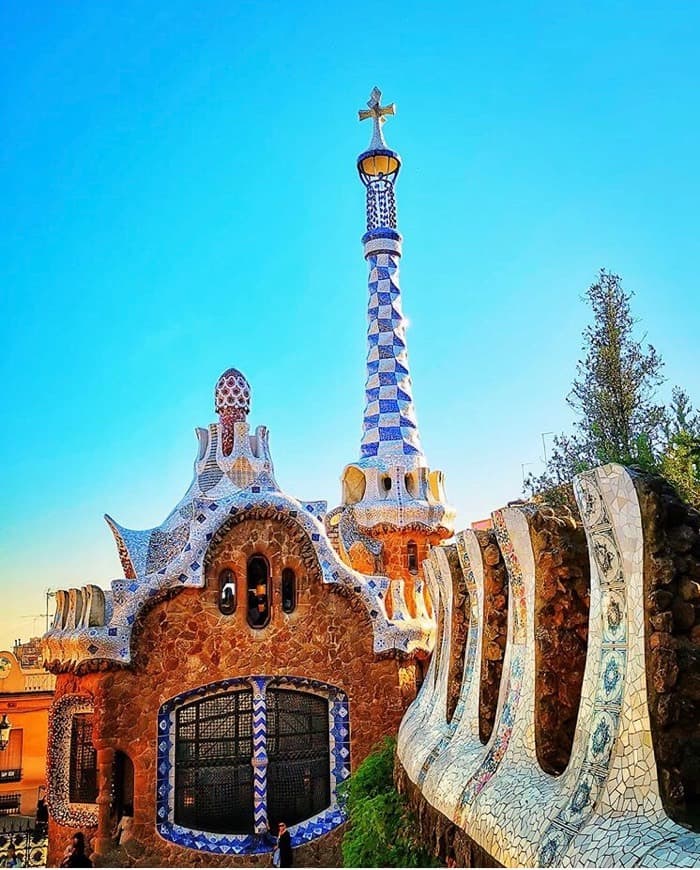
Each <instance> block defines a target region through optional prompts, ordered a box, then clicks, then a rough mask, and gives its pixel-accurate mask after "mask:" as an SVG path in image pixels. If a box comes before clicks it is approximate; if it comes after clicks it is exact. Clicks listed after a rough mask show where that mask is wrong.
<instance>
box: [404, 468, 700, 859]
mask: <svg viewBox="0 0 700 870" xmlns="http://www.w3.org/2000/svg"><path fill="white" fill-rule="evenodd" d="M574 491H575V495H576V501H577V503H578V506H579V510H580V519H579V518H577V517H574V516H573V515H570V514H567V513H566V512H555V511H552V510H550V509H547V508H538V507H534V506H532V505H525V504H523V505H515V506H512V507H508V508H504V509H503V510H500V511H496V512H495V513H494V514H493V515H492V518H493V522H494V533H495V544H497V549H498V551H499V552H500V554H501V556H502V558H503V561H504V563H505V566H506V569H507V574H508V591H509V596H508V617H507V642H506V645H505V652H504V657H503V672H502V675H501V679H500V688H499V697H498V709H497V712H496V716H495V721H494V725H493V729H492V731H491V733H490V736H489V738H488V740H487V741H486V742H485V743H484V742H482V740H481V739H480V737H481V736H483V732H484V727H483V724H482V721H481V719H482V714H483V711H484V704H483V702H482V695H483V691H482V684H483V681H484V677H485V676H487V674H488V670H487V665H486V664H485V662H486V659H485V657H484V656H483V655H481V654H480V651H481V650H483V649H484V640H486V643H487V644H488V641H489V640H491V639H492V638H488V639H486V638H484V636H483V635H484V633H485V632H487V631H488V632H489V633H492V632H493V629H492V628H490V623H489V620H488V619H487V612H488V608H487V601H486V598H487V592H488V593H489V594H492V590H489V589H488V587H487V583H486V577H487V575H488V568H489V563H491V566H492V565H493V564H497V560H496V559H495V555H494V553H493V552H492V551H491V552H490V554H489V556H488V559H487V551H488V548H489V547H490V546H492V545H493V544H494V541H490V542H485V540H484V538H483V536H481V537H480V536H479V535H478V533H475V532H473V531H471V530H468V531H466V532H462V533H460V534H459V535H458V536H457V544H456V552H457V555H458V559H457V560H454V559H451V558H450V553H449V552H446V551H445V548H436V549H435V550H433V551H432V552H431V554H430V557H429V560H428V562H427V563H426V579H427V581H428V584H429V587H430V590H431V593H432V595H433V599H434V601H435V603H436V610H437V612H438V617H440V616H441V617H442V623H443V625H444V630H443V632H442V636H441V637H440V638H439V642H440V649H439V650H438V649H436V651H435V654H434V655H433V658H432V661H431V665H430V668H429V669H428V673H427V674H426V679H425V681H424V683H423V686H422V688H421V691H420V693H419V695H418V697H417V699H416V701H415V702H414V703H413V704H412V705H411V707H410V708H409V710H408V711H407V713H406V716H405V717H404V719H403V721H402V724H401V728H400V730H399V739H398V747H397V770H396V778H397V783H398V784H399V787H400V788H402V789H403V790H404V791H405V792H406V793H407V795H408V797H409V800H410V801H411V802H412V803H413V805H414V807H415V809H416V810H417V812H418V814H419V818H420V820H421V822H420V823H421V825H422V827H424V828H425V830H426V831H428V830H429V829H430V825H433V826H434V827H435V830H436V831H438V832H440V837H441V841H440V842H439V843H437V844H436V850H437V851H438V852H439V853H440V854H441V856H442V857H443V858H445V857H446V849H447V848H448V847H449V848H452V849H454V851H455V853H456V857H457V861H458V863H464V864H466V865H467V866H470V865H471V866H484V865H487V864H494V865H497V864H503V865H505V866H513V865H522V866H575V865H580V864H584V865H594V866H609V865H617V866H669V865H670V866H697V865H698V864H699V863H700V836H699V835H698V833H696V832H693V831H692V830H690V829H689V828H688V827H683V826H682V825H681V824H680V823H679V822H684V823H688V822H689V821H692V819H691V818H690V817H691V816H692V814H693V807H694V806H695V804H694V801H695V799H696V798H695V796H696V794H697V781H698V778H697V767H698V765H697V755H696V750H697V740H698V731H697V729H698V716H697V708H696V706H695V705H696V701H697V688H698V670H697V666H698V652H699V650H698V636H697V635H698V632H697V623H696V618H697V608H696V602H697V597H696V592H697V588H698V587H697V582H698V580H697V579H696V578H697V574H696V571H697V564H698V563H697V556H700V540H699V539H698V528H699V524H698V522H697V519H698V518H697V514H696V513H694V512H692V511H689V510H688V509H687V507H685V506H683V505H681V504H680V503H679V502H677V500H676V501H675V502H674V501H673V499H672V498H671V496H670V495H669V492H668V490H667V489H664V488H663V487H662V486H661V484H659V483H658V482H656V483H655V482H654V481H653V480H652V481H650V480H648V479H646V478H638V477H636V476H633V475H632V474H631V473H630V472H629V471H628V470H627V469H625V468H623V467H621V466H618V465H608V466H604V467H603V468H598V469H595V470H594V471H591V472H586V473H584V474H581V475H579V476H578V477H577V478H576V480H575V484H574ZM485 544H486V545H485ZM461 584H463V585H464V586H465V587H466V591H467V595H466V596H462V597H461V599H460V597H459V588H460V585H461ZM693 584H696V585H693ZM659 593H664V594H659ZM460 600H463V601H464V602H465V604H464V606H465V619H466V621H467V623H468V632H467V637H466V642H465V641H464V639H463V638H462V636H461V635H460V634H459V633H458V636H457V637H456V638H453V636H452V632H453V626H454V625H455V620H453V619H452V618H451V616H450V615H451V612H452V609H453V608H454V607H455V606H460V604H459V602H460ZM687 604H691V605H692V611H693V612H692V616H693V619H692V623H691V609H690V608H689V607H687V606H684V605H687ZM679 616H680V618H679ZM492 623H493V618H491V624H492ZM659 635H661V637H659ZM454 642H456V646H457V649H463V650H464V667H463V668H462V670H461V674H462V679H461V684H460V686H459V695H458V700H457V703H456V705H455V712H454V715H453V716H452V718H451V719H449V717H448V715H447V714H448V707H451V706H452V705H453V704H454V689H455V687H454V680H455V678H456V675H457V674H458V673H459V669H457V668H455V666H454V660H453V659H454V656H453V655H452V654H451V647H452V645H453V643H454ZM659 650H663V651H664V654H663V655H660V654H659V653H658V652H657V651H659ZM669 653H672V655H670V654H669ZM650 710H651V716H650ZM687 747H690V748H687ZM681 795H682V799H681ZM662 798H663V800H662ZM669 813H672V814H673V816H674V817H675V818H671V816H670V815H669ZM440 837H439V838H438V839H440ZM448 841H449V842H448Z"/></svg>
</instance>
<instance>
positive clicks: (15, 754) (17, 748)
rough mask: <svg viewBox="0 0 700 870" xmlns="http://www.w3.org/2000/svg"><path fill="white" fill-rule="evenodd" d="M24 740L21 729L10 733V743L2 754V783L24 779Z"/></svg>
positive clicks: (0, 766) (0, 764) (0, 779)
mask: <svg viewBox="0 0 700 870" xmlns="http://www.w3.org/2000/svg"><path fill="white" fill-rule="evenodd" d="M22 738H23V731H22V729H21V728H13V729H12V731H10V740H9V743H8V744H7V746H6V747H5V748H4V749H3V750H2V752H0V783H3V782H19V781H20V780H21V779H22Z"/></svg>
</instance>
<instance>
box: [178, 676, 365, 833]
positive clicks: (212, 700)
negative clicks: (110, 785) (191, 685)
mask: <svg viewBox="0 0 700 870" xmlns="http://www.w3.org/2000/svg"><path fill="white" fill-rule="evenodd" d="M265 682H266V680H265V679H264V678H263V679H262V680H261V682H260V684H259V688H258V689H257V690H256V695H255V698H254V697H253V691H252V689H251V688H248V687H247V686H246V687H244V686H241V688H238V689H234V690H228V691H226V692H222V693H219V694H216V695H210V696H208V697H204V698H200V699H197V700H193V701H192V702H191V703H188V704H185V705H184V706H182V707H179V708H178V709H177V710H176V711H175V716H174V719H175V777H174V786H175V795H174V798H175V799H174V812H173V816H172V819H173V821H174V823H175V824H176V825H180V826H182V827H183V828H189V829H192V830H198V831H207V832H210V833H213V834H252V833H254V832H255V831H256V830H258V832H259V830H260V827H259V826H260V808H261V806H262V805H264V804H265V805H266V807H267V821H268V823H269V825H270V828H271V829H273V828H274V829H275V830H276V825H277V823H278V822H279V821H284V822H286V823H287V825H290V826H291V825H295V824H297V823H298V822H302V821H305V820H306V819H310V818H311V817H312V816H316V815H317V814H318V813H320V812H322V811H323V810H324V809H326V808H327V807H329V806H330V804H331V757H330V749H329V733H330V721H329V700H328V698H327V697H323V696H319V695H316V694H313V693H310V692H302V691H295V690H291V689H282V688H276V687H271V686H267V687H265ZM248 686H250V684H248ZM254 723H255V734H254ZM347 754H348V755H349V753H347ZM254 761H255V764H253V762H254ZM265 761H266V762H267V763H266V764H265ZM261 765H262V768H263V769H264V771H265V774H266V775H263V776H261ZM256 771H257V773H256ZM256 776H257V779H256ZM263 827H264V825H263Z"/></svg>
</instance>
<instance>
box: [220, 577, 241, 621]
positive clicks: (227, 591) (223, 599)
mask: <svg viewBox="0 0 700 870" xmlns="http://www.w3.org/2000/svg"><path fill="white" fill-rule="evenodd" d="M237 603H238V601H237V599H236V575H235V574H234V573H233V571H232V570H231V569H230V568H224V570H223V571H222V572H221V573H220V574H219V610H220V611H221V613H223V614H224V616H230V615H231V614H232V613H235V612H236V604H237Z"/></svg>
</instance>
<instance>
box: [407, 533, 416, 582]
mask: <svg viewBox="0 0 700 870" xmlns="http://www.w3.org/2000/svg"><path fill="white" fill-rule="evenodd" d="M406 555H407V557H408V570H409V571H410V572H411V574H417V573H418V544H416V542H415V541H409V542H408V543H407V544H406Z"/></svg>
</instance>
